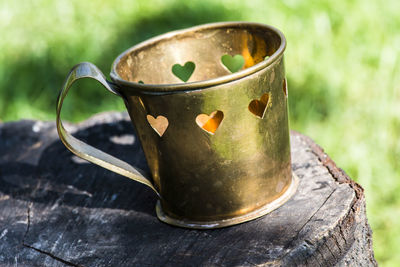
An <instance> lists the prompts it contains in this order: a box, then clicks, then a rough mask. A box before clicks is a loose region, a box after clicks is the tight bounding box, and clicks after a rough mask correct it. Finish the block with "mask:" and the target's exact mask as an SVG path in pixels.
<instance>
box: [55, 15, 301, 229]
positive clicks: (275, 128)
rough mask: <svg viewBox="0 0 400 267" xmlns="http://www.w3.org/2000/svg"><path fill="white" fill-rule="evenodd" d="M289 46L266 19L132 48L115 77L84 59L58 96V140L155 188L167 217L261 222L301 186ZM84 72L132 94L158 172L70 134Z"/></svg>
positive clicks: (205, 224) (185, 223)
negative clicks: (64, 115) (72, 103)
mask: <svg viewBox="0 0 400 267" xmlns="http://www.w3.org/2000/svg"><path fill="white" fill-rule="evenodd" d="M285 46H286V41H285V37H284V36H283V34H282V33H281V32H280V31H279V30H277V29H275V28H273V27H270V26H267V25H262V24H257V23H247V22H228V23H214V24H207V25H203V26H198V27H194V28H189V29H185V30H180V31H175V32H171V33H167V34H164V35H161V36H158V37H155V38H152V39H150V40H148V41H145V42H143V43H141V44H138V45H136V46H134V47H132V48H130V49H128V50H127V51H125V52H123V53H122V54H121V55H120V56H118V57H117V59H116V60H115V61H114V63H113V65H112V70H111V79H112V82H109V81H107V80H106V79H105V77H104V75H103V74H102V73H101V72H100V70H99V69H98V68H97V67H95V66H94V65H93V64H91V63H87V62H85V63H81V64H78V65H76V66H75V67H73V69H72V70H71V72H70V73H69V75H68V77H67V79H66V81H65V84H64V86H63V88H62V89H61V92H60V95H59V98H58V101H57V129H58V133H59V136H60V138H61V140H62V141H63V143H64V144H65V145H66V147H67V148H68V149H70V150H71V151H72V152H73V153H75V154H76V155H77V156H79V157H81V158H83V159H86V160H88V161H91V162H93V163H95V164H97V165H100V166H102V167H104V168H107V169H109V170H111V171H114V172H116V173H119V174H121V175H123V176H126V177H128V178H130V179H133V180H135V181H138V182H140V183H143V184H145V185H147V186H149V187H150V188H152V189H153V190H154V192H156V194H157V196H158V197H159V201H158V203H157V207H156V211H157V216H158V218H159V219H160V220H161V221H164V222H166V223H169V224H173V225H177V226H182V227H187V228H197V229H209V228H219V227H224V226H229V225H233V224H238V223H242V222H245V221H249V220H252V219H255V218H257V217H260V216H262V215H264V214H267V213H268V212H270V211H272V210H274V209H276V208H277V207H279V206H281V205H282V204H284V203H285V202H286V201H287V200H288V199H289V198H290V197H291V196H292V195H293V194H294V193H295V191H296V188H297V184H298V181H297V178H296V177H295V176H294V175H293V174H292V170H291V160H290V143H289V127H288V112H287V110H288V108H287V97H288V95H287V84H286V79H285V73H284V64H283V52H284V50H285ZM85 77H89V78H93V79H96V80H98V81H99V82H100V83H101V84H103V86H104V87H106V88H107V89H108V90H109V91H111V92H112V93H114V94H116V95H118V96H120V97H122V98H123V99H124V101H125V104H126V108H127V110H128V113H129V115H130V117H131V120H132V123H133V125H134V126H135V128H136V130H137V133H138V137H139V139H140V142H141V144H142V147H143V150H144V153H145V156H146V159H147V163H148V165H149V167H150V170H151V175H152V177H151V178H150V177H146V176H145V175H144V174H143V172H142V171H140V170H138V169H137V168H134V167H132V166H131V165H129V164H128V163H126V162H123V161H121V160H119V159H117V158H115V157H113V156H110V155H108V154H106V153H104V152H102V151H100V150H98V149H96V148H94V147H91V146H89V145H87V144H85V143H83V142H81V141H79V140H77V139H76V138H74V137H73V136H71V135H70V134H69V133H67V132H66V131H65V129H64V127H63V125H62V122H61V120H60V112H61V107H62V104H63V100H64V98H65V96H66V95H67V92H68V90H69V89H70V86H71V85H72V83H73V82H74V81H76V80H78V79H81V78H85Z"/></svg>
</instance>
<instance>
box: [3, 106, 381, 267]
mask: <svg viewBox="0 0 400 267" xmlns="http://www.w3.org/2000/svg"><path fill="white" fill-rule="evenodd" d="M67 128H69V129H70V130H72V131H74V134H75V136H76V137H78V138H80V139H81V140H83V141H85V142H88V143H89V144H91V145H93V146H95V147H97V148H100V149H102V150H104V151H106V152H108V153H110V154H112V155H115V156H117V157H119V158H121V159H122V160H125V161H127V162H129V163H131V164H132V165H134V166H137V167H139V168H141V169H145V170H147V165H146V161H145V159H144V154H143V152H142V150H141V147H140V143H139V141H138V139H137V138H136V135H135V133H134V129H133V127H132V125H131V123H130V121H129V118H128V116H127V114H126V113H116V112H109V113H102V114H98V115H96V116H94V117H92V118H90V119H89V120H87V121H85V122H83V123H80V124H77V125H73V124H69V125H67ZM339 141H340V140H338V142H339ZM291 149H292V165H293V170H294V172H295V173H296V174H297V176H298V177H299V178H300V184H299V188H298V191H297V193H296V194H295V195H294V197H293V198H292V199H291V200H289V201H288V202H287V203H286V204H285V205H284V206H282V207H280V208H279V209H277V210H275V211H273V212H271V213H270V214H268V215H266V216H264V217H262V218H259V219H256V220H253V221H251V222H247V223H243V224H240V225H237V226H232V227H228V228H222V229H216V230H188V229H182V228H178V227H173V226H170V225H167V224H164V223H162V222H160V221H158V219H157V217H156V215H155V203H156V200H157V199H156V196H155V194H154V193H153V192H152V191H151V190H150V189H148V188H147V187H145V186H143V185H141V184H139V183H136V182H133V181H130V180H129V179H126V178H124V177H121V176H119V175H117V174H114V173H112V172H110V171H107V170H105V169H102V168H100V167H98V166H95V165H93V164H91V163H88V162H86V161H84V160H81V159H79V158H77V157H76V156H74V155H73V154H72V153H71V152H69V151H68V150H67V149H66V148H65V147H64V146H63V145H62V143H61V142H60V141H59V139H58V136H57V131H56V128H55V123H54V122H42V121H27V120H25V121H18V122H9V123H2V124H1V123H0V263H1V264H0V265H2V266H3V265H4V266H20V265H21V266H68V265H70V266H334V265H337V266H375V265H376V262H375V259H374V255H373V250H372V239H371V230H370V227H369V225H368V223H367V218H366V215H365V199H364V194H363V189H362V188H361V187H360V186H359V185H358V184H356V183H355V182H353V181H352V180H351V179H350V178H349V177H348V176H347V175H346V174H345V173H344V172H343V171H342V170H340V169H339V168H338V167H336V165H335V163H334V162H333V161H332V160H331V159H330V158H329V157H328V156H327V155H326V154H325V153H324V152H323V150H322V149H321V148H320V147H319V146H318V145H316V144H315V143H314V142H313V141H312V140H311V139H309V138H308V137H306V136H304V135H301V134H299V133H296V132H292V133H291ZM199 201H201V200H199Z"/></svg>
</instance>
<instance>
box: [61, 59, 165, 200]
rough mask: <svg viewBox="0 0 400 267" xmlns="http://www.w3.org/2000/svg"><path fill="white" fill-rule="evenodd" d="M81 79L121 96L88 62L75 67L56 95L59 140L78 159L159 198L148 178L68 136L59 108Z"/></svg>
mask: <svg viewBox="0 0 400 267" xmlns="http://www.w3.org/2000/svg"><path fill="white" fill-rule="evenodd" d="M82 78H92V79H94V80H97V81H98V82H100V83H101V84H102V85H103V86H104V87H105V88H106V89H107V90H108V91H110V92H111V93H113V94H116V95H118V96H121V95H120V94H119V93H118V91H116V90H115V89H114V88H113V85H112V83H110V82H108V81H107V80H106V77H105V76H104V74H103V73H102V72H101V71H100V70H99V69H98V68H97V67H96V66H95V65H93V64H92V63H89V62H83V63H79V64H77V65H75V66H74V67H73V68H72V69H71V71H70V72H69V74H68V76H67V79H66V80H65V82H64V85H63V87H62V89H61V91H60V94H59V95H58V98H57V120H56V124H57V132H58V135H59V137H60V139H61V141H62V142H63V143H64V145H65V146H66V147H67V148H68V149H69V150H70V151H71V152H72V153H74V154H75V155H77V156H78V157H80V158H83V159H85V160H87V161H90V162H92V163H94V164H97V165H99V166H101V167H103V168H105V169H108V170H110V171H113V172H115V173H118V174H120V175H122V176H125V177H128V178H129V179H132V180H134V181H137V182H139V183H142V184H145V185H147V186H148V187H150V188H151V189H153V191H154V192H155V193H156V194H157V196H158V197H159V198H160V194H159V193H158V191H157V189H156V188H155V187H154V185H153V184H152V183H151V182H150V180H149V179H148V178H146V177H145V176H143V175H142V174H141V173H140V172H139V170H137V169H136V168H134V167H133V166H131V165H130V164H128V163H126V162H124V161H122V160H120V159H117V158H115V157H113V156H111V155H109V154H107V153H105V152H103V151H101V150H99V149H97V148H94V147H92V146H90V145H88V144H86V143H84V142H82V141H80V140H78V139H77V138H75V137H73V136H72V135H71V134H69V133H68V132H67V131H66V130H65V128H64V126H63V124H62V121H61V118H60V113H61V108H62V105H63V102H64V98H65V97H66V96H67V93H68V91H69V89H70V87H71V86H72V84H73V83H74V82H75V81H77V80H79V79H82Z"/></svg>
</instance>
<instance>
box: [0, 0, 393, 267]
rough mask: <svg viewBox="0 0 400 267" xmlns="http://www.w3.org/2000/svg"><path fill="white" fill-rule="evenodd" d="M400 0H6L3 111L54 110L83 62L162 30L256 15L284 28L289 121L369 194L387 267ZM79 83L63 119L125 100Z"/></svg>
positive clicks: (32, 114)
mask: <svg viewBox="0 0 400 267" xmlns="http://www.w3.org/2000/svg"><path fill="white" fill-rule="evenodd" d="M399 11H400V1H398V0H387V1H378V0H371V1H368V0H364V1H363V0H337V1H327V0H322V1H298V0H283V1H261V0H258V1H257V0H256V1H243V0H221V1H216V0H201V1H175V0H145V1H132V0H119V1H101V0H96V1H94V0H92V1H78V0H57V1H51V0H33V1H28V0H25V1H22V0H16V1H8V0H0V33H1V37H0V120H2V121H10V120H19V119H22V118H33V119H44V120H54V118H55V100H56V97H57V94H58V91H59V89H60V87H61V85H62V83H63V81H64V79H65V76H66V75H67V73H68V71H69V70H70V68H71V67H72V66H73V65H74V64H76V63H79V62H81V61H90V62H93V63H94V64H96V65H97V66H98V67H99V68H100V69H102V70H103V71H104V73H105V74H106V75H108V73H109V70H110V66H111V63H112V61H113V59H114V58H115V57H116V56H117V55H118V54H120V53H121V52H122V51H124V50H126V49H127V48H129V47H130V46H132V45H134V44H136V43H138V42H140V41H143V40H145V39H148V38H150V37H152V36H155V35H158V34H161V33H164V32H167V31H170V30H174V29H180V28H185V27H189V26H193V25H198V24H202V23H208V22H216V21H229V20H246V21H253V22H261V23H267V24H270V25H273V26H275V27H277V28H279V29H280V30H282V31H283V33H284V34H285V35H286V37H287V40H288V47H287V50H286V52H285V57H286V58H285V61H286V72H287V77H288V84H289V94H290V98H289V99H290V100H289V101H290V121H291V128H292V129H295V130H298V131H300V132H302V133H304V134H306V135H308V136H310V137H312V138H313V139H314V140H316V142H317V143H318V144H320V145H321V146H322V147H324V149H325V150H326V152H327V153H328V154H330V156H331V157H332V158H333V159H334V160H335V161H336V163H337V164H338V165H339V166H340V167H342V168H343V169H344V170H345V171H346V172H347V173H348V174H349V175H350V176H351V177H352V178H353V179H355V180H356V181H357V182H358V183H360V184H361V185H362V186H363V187H364V189H365V194H366V199H367V212H368V218H369V222H370V224H371V226H372V229H373V231H374V234H373V241H374V250H375V254H376V258H377V260H378V262H379V263H380V264H381V265H382V266H399V265H398V264H399V263H400V253H398V252H399V247H400V193H399V192H400V180H399V178H400V177H399V176H400V142H399V137H400V85H399V84H400V57H399V55H400V16H399ZM78 88H79V90H71V93H70V96H69V99H67V101H66V103H65V105H64V112H63V114H64V118H65V119H68V120H71V121H80V120H83V119H85V118H87V117H89V116H90V115H93V114H94V113H96V112H100V111H105V110H124V106H123V103H122V101H121V100H120V99H118V98H117V97H114V96H112V95H111V94H109V93H108V92H107V91H106V90H105V89H104V88H102V87H101V86H100V85H98V84H97V83H96V82H93V81H82V82H80V83H79V86H77V88H76V89H78Z"/></svg>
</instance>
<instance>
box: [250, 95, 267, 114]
mask: <svg viewBox="0 0 400 267" xmlns="http://www.w3.org/2000/svg"><path fill="white" fill-rule="evenodd" d="M269 105H270V97H269V94H268V93H265V94H263V95H262V96H261V98H260V100H258V99H253V100H252V101H251V102H250V104H249V111H250V112H251V113H253V114H254V115H256V116H257V117H259V118H261V119H262V118H264V114H265V111H266V110H267V107H268V106H269Z"/></svg>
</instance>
